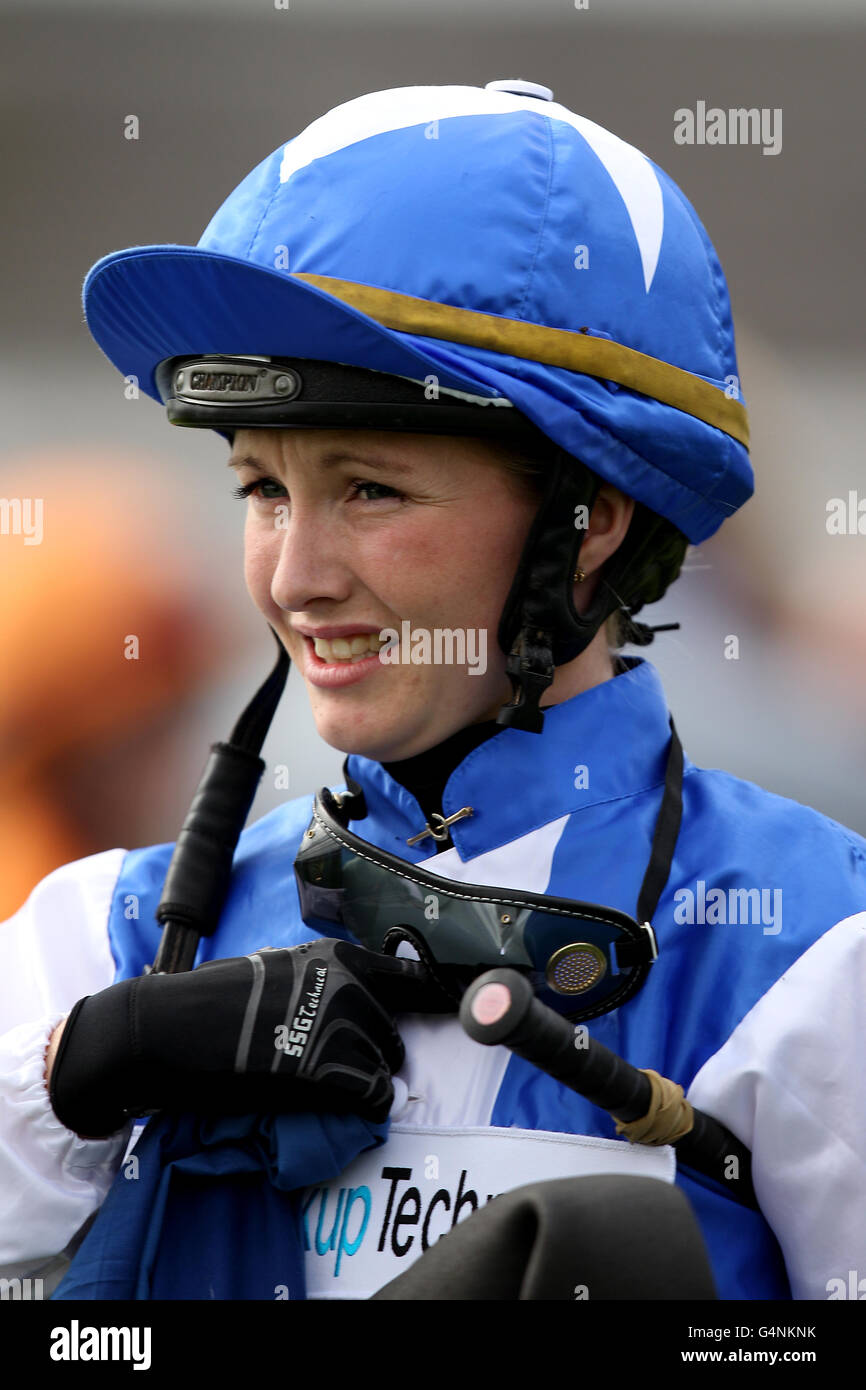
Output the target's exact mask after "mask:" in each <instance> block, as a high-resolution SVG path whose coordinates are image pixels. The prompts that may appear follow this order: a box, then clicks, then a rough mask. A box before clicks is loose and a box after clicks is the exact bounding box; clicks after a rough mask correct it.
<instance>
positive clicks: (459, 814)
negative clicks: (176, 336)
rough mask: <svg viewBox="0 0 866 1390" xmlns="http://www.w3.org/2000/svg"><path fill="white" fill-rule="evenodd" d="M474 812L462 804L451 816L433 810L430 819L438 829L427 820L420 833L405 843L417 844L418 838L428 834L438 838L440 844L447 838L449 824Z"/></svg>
mask: <svg viewBox="0 0 866 1390" xmlns="http://www.w3.org/2000/svg"><path fill="white" fill-rule="evenodd" d="M474 814H475V813H474V811H473V810H472V807H471V806H463V807H462V808H461V809H460V810H459V811H455V812H454V815H453V816H440V815H439V812H438V811H434V812H433V814H432V816H431V817H430V820H431V821H434V822H435V823H436V824H437V825H438V827H439V828H438V830H434V829H433V826H431V825H430V823H429V822H427V823H426V824H425V826H424V829H423V830H422V831H421V832H420V834H418V835H413V836H412V838H411V840H407V841H406V844H407V845H417V843H418V841H419V840H423V839H425V838H426V837H427V836H428V835H432V836H433V839H434V840H438V841H439V842H440V844H441V842H442V841H443V840H447V839H448V838H449V835H450V831H449V829H448V827H449V825H453V824H454V822H455V821H456V820H463V818H464V817H465V816H472V815H474Z"/></svg>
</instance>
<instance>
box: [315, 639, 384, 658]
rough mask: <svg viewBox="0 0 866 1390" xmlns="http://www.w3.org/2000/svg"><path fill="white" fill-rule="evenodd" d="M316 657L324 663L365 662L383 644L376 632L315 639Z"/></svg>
mask: <svg viewBox="0 0 866 1390" xmlns="http://www.w3.org/2000/svg"><path fill="white" fill-rule="evenodd" d="M313 645H314V647H315V649H316V656H317V657H319V658H320V659H321V660H322V661H363V659H364V657H366V656H369V655H370V653H371V652H377V651H378V650H379V648H380V647H381V645H382V643H381V642H380V640H379V635H378V633H376V632H359V633H358V634H357V635H356V636H355V637H332V638H331V639H330V640H328V638H327V637H315V638H314V639H313Z"/></svg>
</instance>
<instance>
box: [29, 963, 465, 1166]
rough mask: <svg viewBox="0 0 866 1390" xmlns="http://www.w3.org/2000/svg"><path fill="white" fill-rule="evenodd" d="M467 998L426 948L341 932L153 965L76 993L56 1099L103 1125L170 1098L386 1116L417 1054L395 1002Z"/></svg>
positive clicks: (203, 1105)
mask: <svg viewBox="0 0 866 1390" xmlns="http://www.w3.org/2000/svg"><path fill="white" fill-rule="evenodd" d="M453 1009H454V1004H453V1003H452V1002H451V1001H450V1000H449V999H447V998H446V997H445V995H444V994H442V993H441V992H440V990H439V988H438V986H437V985H435V984H434V983H433V981H432V980H431V979H430V976H429V975H428V974H427V971H426V970H425V969H424V967H423V966H422V965H421V964H420V963H419V962H418V961H414V960H397V959H394V958H393V957H391V956H383V955H379V954H377V953H376V952H373V951H368V950H366V949H365V948H364V947H362V946H355V945H353V944H352V943H350V942H347V941H338V940H332V939H324V940H319V941H311V942H308V943H306V944H304V945H303V946H292V947H287V948H283V949H270V948H266V949H263V950H260V951H256V952H254V953H253V954H252V955H250V956H233V957H230V958H229V959H226V960H217V961H208V962H206V963H205V964H204V965H200V966H199V967H198V968H197V969H196V970H191V971H188V972H185V973H183V974H178V975H142V976H138V977H137V978H136V979H133V980H122V981H121V982H120V983H119V984H115V985H111V986H109V988H108V989H104V990H101V991H100V992H99V993H98V994H92V995H88V996H87V997H86V998H85V999H81V1000H79V1002H78V1003H77V1004H76V1005H75V1007H74V1008H73V1010H72V1012H71V1013H70V1015H69V1019H68V1020H67V1023H66V1028H65V1030H64V1032H63V1036H62V1038H61V1040H60V1046H59V1048H58V1051H57V1057H56V1060H55V1063H54V1069H53V1071H52V1073H51V1081H50V1086H49V1094H50V1097H51V1104H52V1106H53V1107H54V1113H55V1114H56V1115H57V1118H58V1119H59V1120H60V1122H61V1124H63V1125H65V1126H66V1127H67V1128H68V1129H71V1130H74V1131H75V1133H77V1134H80V1135H83V1136H85V1137H90V1138H99V1137H102V1136H105V1135H109V1134H112V1133H114V1131H115V1130H118V1129H120V1128H121V1127H122V1126H123V1125H124V1124H125V1123H126V1121H127V1120H128V1119H129V1117H130V1116H132V1115H143V1114H150V1113H153V1112H154V1111H156V1110H175V1111H187V1112H193V1113H196V1114H206V1115H216V1114H223V1115H229V1114H244V1113H247V1112H250V1111H253V1112H256V1111H272V1112H285V1111H297V1110H317V1111H322V1110H330V1111H338V1112H345V1111H353V1112H354V1113H356V1114H358V1115H361V1116H363V1117H364V1118H365V1119H369V1120H372V1121H374V1122H380V1121H382V1120H384V1119H385V1118H386V1116H387V1114H388V1111H389V1110H390V1108H391V1104H392V1101H393V1097H394V1090H393V1086H392V1084H391V1075H392V1073H393V1072H396V1071H398V1070H399V1069H400V1067H401V1066H402V1064H403V1060H404V1056H405V1053H404V1049H403V1043H402V1041H401V1039H400V1035H399V1033H398V1032H397V1029H396V1027H395V1024H394V1021H393V1015H394V1014H396V1013H416V1012H418V1013H447V1012H450V1011H453Z"/></svg>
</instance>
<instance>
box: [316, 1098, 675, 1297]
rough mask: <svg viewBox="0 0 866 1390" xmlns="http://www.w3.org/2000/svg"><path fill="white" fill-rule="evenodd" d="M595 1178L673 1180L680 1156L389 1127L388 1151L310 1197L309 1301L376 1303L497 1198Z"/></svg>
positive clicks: (361, 1161) (621, 1145)
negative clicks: (549, 1182) (381, 1292)
mask: <svg viewBox="0 0 866 1390" xmlns="http://www.w3.org/2000/svg"><path fill="white" fill-rule="evenodd" d="M589 1173H621V1174H632V1175H636V1176H638V1177H647V1178H660V1179H661V1180H663V1181H665V1182H673V1180H674V1177H675V1174H676V1159H675V1155H674V1151H673V1149H672V1148H671V1147H670V1146H666V1147H664V1148H648V1147H646V1146H644V1145H640V1144H634V1145H632V1144H629V1143H628V1142H627V1141H626V1140H623V1139H597V1138H593V1137H590V1136H587V1135H581V1134H556V1133H551V1132H550V1131H547V1130H529V1129H513V1128H508V1129H500V1128H494V1127H491V1126H485V1127H477V1128H464V1129H438V1128H432V1127H429V1128H428V1127H418V1126H409V1125H400V1124H392V1125H391V1129H390V1133H389V1137H388V1141H387V1143H386V1144H383V1145H380V1147H379V1148H377V1149H370V1150H368V1151H367V1152H366V1153H363V1154H361V1155H360V1157H358V1158H356V1159H355V1160H354V1161H353V1162H352V1163H350V1164H349V1166H348V1168H346V1169H345V1170H344V1171H343V1172H342V1173H341V1174H340V1176H339V1178H335V1179H334V1180H333V1181H332V1182H330V1183H328V1184H326V1185H320V1186H318V1187H308V1188H307V1189H306V1191H305V1192H304V1194H303V1197H302V1209H303V1228H302V1229H303V1240H304V1248H305V1252H306V1253H305V1262H304V1268H305V1273H306V1280H307V1297H308V1298H311V1299H322V1298H357V1299H363V1298H370V1297H371V1295H372V1294H374V1293H375V1292H376V1291H377V1290H378V1289H380V1288H382V1286H383V1284H387V1283H388V1282H389V1280H391V1279H393V1278H395V1277H396V1275H398V1274H401V1273H402V1272H403V1270H404V1269H408V1267H409V1266H410V1265H411V1264H414V1262H415V1260H417V1259H418V1258H419V1257H420V1256H421V1255H422V1254H423V1252H424V1251H425V1250H426V1249H427V1248H428V1247H429V1246H431V1245H434V1244H435V1242H436V1241H437V1240H439V1238H440V1236H443V1235H445V1233H446V1232H447V1231H450V1230H451V1228H452V1227H453V1226H455V1225H456V1224H457V1222H458V1221H463V1220H465V1219H466V1217H467V1216H470V1215H471V1214H472V1212H473V1211H475V1210H477V1209H478V1207H480V1206H483V1205H484V1204H485V1203H486V1202H488V1201H489V1200H490V1198H491V1197H495V1196H498V1195H499V1194H500V1193H502V1192H510V1191H512V1190H513V1189H514V1188H516V1187H522V1186H523V1185H524V1184H526V1183H530V1182H543V1181H545V1180H546V1179H549V1178H569V1177H581V1176H583V1175H584V1174H589Z"/></svg>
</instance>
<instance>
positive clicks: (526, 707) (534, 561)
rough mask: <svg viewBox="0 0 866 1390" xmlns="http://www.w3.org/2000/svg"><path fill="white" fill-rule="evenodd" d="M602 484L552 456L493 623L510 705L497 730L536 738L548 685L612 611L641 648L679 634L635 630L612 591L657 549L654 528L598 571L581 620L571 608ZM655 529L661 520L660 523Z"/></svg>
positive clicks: (639, 626)
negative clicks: (655, 639) (660, 637)
mask: <svg viewBox="0 0 866 1390" xmlns="http://www.w3.org/2000/svg"><path fill="white" fill-rule="evenodd" d="M601 487H602V480H601V479H600V478H599V477H597V476H596V475H595V474H593V473H591V472H590V471H589V469H588V468H585V467H584V466H583V464H581V463H580V462H579V460H577V459H574V458H572V457H571V456H570V455H569V454H567V453H566V452H565V451H564V450H563V449H557V450H556V452H555V454H554V456H553V459H552V461H551V466H550V469H549V471H548V473H547V477H546V486H545V491H544V495H543V497H542V500H541V503H540V505H539V508H538V511H537V513H536V516H535V520H534V521H533V523H532V527H531V528H530V531H529V535H528V536H527V538H526V543H525V545H524V547H523V554H522V555H521V557H520V562H519V564H518V567H517V572H516V574H515V576H514V581H513V583H512V585H511V589H510V590H509V593H508V597H507V599H506V600H505V607H504V609H503V611H502V617H501V619H500V622H499V630H498V634H497V636H498V640H499V645H500V647H501V649H502V651H503V652H505V654H506V656H507V662H506V667H505V669H506V672H507V674H508V677H509V680H510V681H511V686H512V698H511V700H510V701H509V702H508V703H507V704H505V705H503V706H502V708H501V709H500V711H499V714H498V716H497V721H496V722H497V723H498V724H504V725H506V726H508V727H510V728H515V729H523V730H526V731H527V732H528V733H541V731H542V729H543V727H544V713H543V711H542V710H541V708H540V701H541V699H542V696H543V695H544V694H545V692H546V691H547V690H548V688H549V687H550V685H551V684H552V682H553V678H554V675H555V671H556V667H557V666H564V665H565V664H566V663H567V662H569V661H573V660H574V658H575V657H577V656H579V655H580V653H581V652H583V651H585V650H586V648H587V647H588V646H589V644H590V642H591V641H592V639H593V638H594V637H595V634H596V633H597V632H598V630H599V628H600V627H601V625H602V623H604V622H605V620H606V619H607V618H609V617H610V615H611V614H612V613H614V612H615V611H616V610H617V609H622V610H623V611H624V612H625V613H626V615H627V616H628V617H629V630H628V640H629V641H630V642H633V643H636V644H637V645H639V646H646V645H648V644H649V643H650V642H651V641H652V640H653V635H654V633H656V632H662V631H668V630H670V629H672V628H676V627H679V623H665V624H663V625H661V626H659V627H649V626H648V625H647V624H645V623H637V622H635V621H634V619H633V618H632V617H631V614H630V610H629V609H628V608H627V607H626V605H625V604H624V603H623V601H622V599H621V598H620V597H619V595H618V593H617V592H616V590H617V588H625V587H626V584H627V581H629V580H630V579H631V578H632V576H633V573H634V572H635V571H637V570H639V568H640V566H641V565H642V564H643V563H644V561H645V559H646V556H647V554H648V553H649V552H650V551H651V549H652V547H653V545H654V544H655V538H656V529H657V528H655V527H653V526H650V527H645V530H644V534H643V536H642V538H641V539H640V540H639V541H637V540H632V541H631V543H630V537H632V536H633V532H630V533H629V535H627V536H626V538H625V540H624V541H623V544H622V545H621V546H620V547H619V549H618V550H617V552H616V553H615V554H614V555H612V556H611V557H610V559H609V560H608V561H607V563H606V564H605V566H604V571H603V573H602V575H601V582H600V583H599V584H598V587H597V589H596V591H595V594H594V595H593V598H592V601H591V603H590V605H589V607H588V609H587V610H586V612H585V613H578V611H577V609H576V608H575V606H574V592H573V586H574V574H575V571H576V569H577V562H578V557H579V555H580V548H581V545H582V543H583V538H584V536H585V535H586V527H587V524H588V520H589V516H590V513H591V512H592V508H593V506H594V504H595V501H596V498H597V497H598V494H599V491H600V489H601ZM658 522H659V525H661V524H662V518H661V517H659V518H658Z"/></svg>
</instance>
